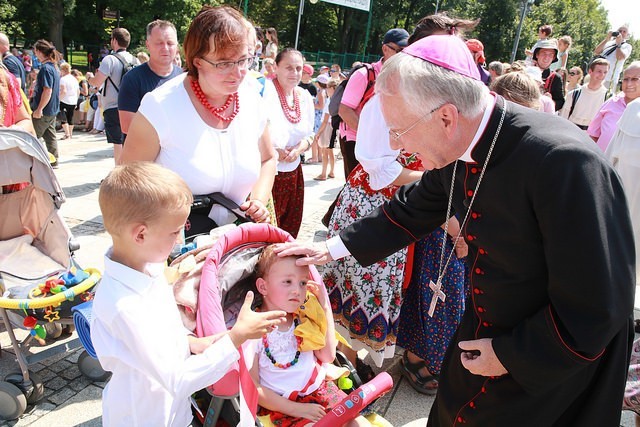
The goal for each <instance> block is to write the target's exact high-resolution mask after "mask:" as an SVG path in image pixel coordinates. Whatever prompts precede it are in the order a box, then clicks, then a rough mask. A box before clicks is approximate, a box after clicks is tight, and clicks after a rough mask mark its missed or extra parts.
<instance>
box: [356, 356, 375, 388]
mask: <svg viewBox="0 0 640 427" xmlns="http://www.w3.org/2000/svg"><path fill="white" fill-rule="evenodd" d="M356 372H358V376H359V377H360V379H361V380H362V383H368V382H369V381H371V380H372V379H374V378H375V377H376V373H375V372H373V369H371V366H369V365H367V364H366V363H364V362H363V361H362V360H361V359H360V358H359V357H358V358H356Z"/></svg>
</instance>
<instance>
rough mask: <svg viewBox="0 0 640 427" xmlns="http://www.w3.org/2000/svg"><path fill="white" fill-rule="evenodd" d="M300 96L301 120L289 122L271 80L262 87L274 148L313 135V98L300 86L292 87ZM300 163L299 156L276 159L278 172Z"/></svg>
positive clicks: (283, 146) (290, 146)
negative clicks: (292, 158)
mask: <svg viewBox="0 0 640 427" xmlns="http://www.w3.org/2000/svg"><path fill="white" fill-rule="evenodd" d="M294 90H295V91H296V93H297V94H298V97H299V98H300V115H301V116H302V118H301V120H300V121H299V122H298V123H291V122H290V121H289V120H287V118H286V116H285V115H284V111H282V106H281V105H280V99H279V98H278V92H276V87H275V86H274V84H273V82H272V81H270V80H268V81H267V82H265V87H264V94H263V96H264V103H265V104H264V105H265V109H266V110H267V112H268V115H269V125H270V126H269V131H270V134H271V142H272V143H273V146H274V147H275V148H280V149H284V148H293V147H295V146H296V145H298V144H299V143H300V141H302V140H303V139H305V138H307V137H310V136H313V124H314V122H315V114H316V113H315V108H314V105H313V98H312V97H311V94H310V93H309V91H308V90H306V89H303V88H301V87H296V88H295V89H294ZM299 164H300V158H297V159H296V160H294V161H293V162H290V163H287V162H283V161H278V172H291V171H292V170H294V169H295V168H297V167H298V165H299Z"/></svg>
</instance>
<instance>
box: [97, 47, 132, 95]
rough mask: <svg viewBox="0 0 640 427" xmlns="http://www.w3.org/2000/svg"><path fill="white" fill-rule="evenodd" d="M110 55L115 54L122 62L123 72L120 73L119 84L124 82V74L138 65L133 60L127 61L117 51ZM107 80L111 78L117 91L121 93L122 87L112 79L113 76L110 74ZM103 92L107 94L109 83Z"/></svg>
mask: <svg viewBox="0 0 640 427" xmlns="http://www.w3.org/2000/svg"><path fill="white" fill-rule="evenodd" d="M109 55H111V56H115V57H116V58H118V61H120V63H121V64H122V74H121V75H120V81H119V82H118V84H120V83H122V79H123V78H124V75H125V74H127V73H128V72H129V71H130V70H132V69H133V68H134V67H135V66H136V64H134V63H133V62H127V61H125V59H124V58H123V57H122V56H120V55H118V53H117V52H116V53H111V54H109ZM107 80H109V81H110V82H111V84H112V85H113V87H114V88H115V90H116V92H118V93H119V92H120V88H119V87H118V85H117V84H115V82H114V81H113V80H112V79H111V76H108V77H107ZM102 94H103V95H106V94H107V85H105V86H104V89H103V90H102Z"/></svg>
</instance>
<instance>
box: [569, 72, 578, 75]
mask: <svg viewBox="0 0 640 427" xmlns="http://www.w3.org/2000/svg"><path fill="white" fill-rule="evenodd" d="M569 75H570V76H576V75H578V73H576V72H575V71H569Z"/></svg>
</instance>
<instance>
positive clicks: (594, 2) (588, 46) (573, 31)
mask: <svg viewBox="0 0 640 427" xmlns="http://www.w3.org/2000/svg"><path fill="white" fill-rule="evenodd" d="M543 24H550V25H552V26H553V36H552V37H561V36H563V35H565V34H566V35H569V36H571V38H572V39H573V45H572V47H571V51H570V53H569V59H568V62H567V68H569V67H571V66H574V65H577V66H580V67H583V68H586V67H585V64H588V63H589V60H590V59H591V58H592V57H593V49H594V48H595V47H596V46H597V45H598V43H600V41H601V40H602V37H603V34H606V33H607V30H608V27H609V24H608V23H607V12H606V11H605V9H604V8H603V7H602V5H601V4H600V2H599V1H598V0H546V1H542V2H540V4H539V5H534V6H533V7H532V9H531V13H530V14H529V15H528V16H527V18H526V19H525V22H524V26H523V31H522V43H521V46H525V47H527V48H529V47H531V46H533V44H534V43H535V41H536V39H537V34H538V27H539V26H540V25H543ZM523 49H524V47H523V48H522V49H521V50H520V52H519V53H520V56H519V58H521V59H522V58H524V54H523V53H522V51H523Z"/></svg>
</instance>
